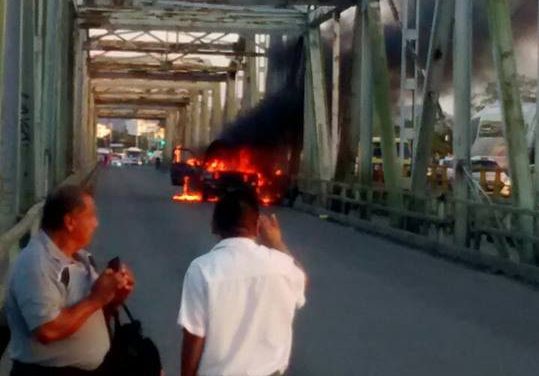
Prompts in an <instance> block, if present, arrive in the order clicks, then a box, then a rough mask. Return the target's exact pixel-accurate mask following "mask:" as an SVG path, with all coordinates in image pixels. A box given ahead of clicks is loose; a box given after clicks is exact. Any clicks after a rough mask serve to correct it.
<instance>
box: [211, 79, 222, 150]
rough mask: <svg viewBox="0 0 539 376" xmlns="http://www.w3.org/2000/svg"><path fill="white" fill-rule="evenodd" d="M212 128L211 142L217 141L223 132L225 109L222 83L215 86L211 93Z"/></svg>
mask: <svg viewBox="0 0 539 376" xmlns="http://www.w3.org/2000/svg"><path fill="white" fill-rule="evenodd" d="M211 93H212V96H211V127H210V142H211V141H213V140H215V139H216V138H217V137H219V135H220V134H221V132H222V131H223V107H222V103H221V83H219V82H218V83H216V84H214V85H213V89H212V91H211Z"/></svg>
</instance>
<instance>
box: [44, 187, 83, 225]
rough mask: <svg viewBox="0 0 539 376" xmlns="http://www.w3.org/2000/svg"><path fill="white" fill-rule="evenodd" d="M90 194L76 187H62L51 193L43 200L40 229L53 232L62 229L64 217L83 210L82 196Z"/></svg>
mask: <svg viewBox="0 0 539 376" xmlns="http://www.w3.org/2000/svg"><path fill="white" fill-rule="evenodd" d="M89 195H90V193H89V192H88V191H86V190H85V189H83V188H81V187H79V186H77V185H64V186H62V187H60V188H58V189H56V190H55V191H53V192H51V193H50V194H49V195H48V196H47V199H46V200H45V206H44V207H43V218H42V219H41V229H42V230H44V231H45V232H54V231H58V230H62V229H63V228H64V217H65V216H66V214H69V213H72V212H74V211H75V210H77V209H84V196H89Z"/></svg>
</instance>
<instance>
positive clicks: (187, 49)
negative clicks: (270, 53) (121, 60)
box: [84, 39, 266, 56]
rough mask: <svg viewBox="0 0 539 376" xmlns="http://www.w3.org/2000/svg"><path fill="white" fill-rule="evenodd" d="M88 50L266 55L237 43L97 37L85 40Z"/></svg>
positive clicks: (85, 47) (85, 46)
mask: <svg viewBox="0 0 539 376" xmlns="http://www.w3.org/2000/svg"><path fill="white" fill-rule="evenodd" d="M84 49H85V50H88V51H107V52H108V51H122V52H144V53H168V54H195V55H222V56H266V53H264V52H245V51H242V50H241V49H240V48H239V45H238V44H237V43H165V42H149V41H127V42H126V41H123V40H107V39H99V40H92V41H87V42H86V43H85V44H84Z"/></svg>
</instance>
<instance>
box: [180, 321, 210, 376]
mask: <svg viewBox="0 0 539 376" xmlns="http://www.w3.org/2000/svg"><path fill="white" fill-rule="evenodd" d="M204 342H205V338H204V337H198V336H195V335H194V334H191V333H189V331H187V330H186V329H185V328H183V344H182V373H181V375H182V376H196V374H197V371H198V366H199V364H200V359H201V358H202V351H204Z"/></svg>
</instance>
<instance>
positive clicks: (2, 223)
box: [0, 0, 22, 233]
mask: <svg viewBox="0 0 539 376" xmlns="http://www.w3.org/2000/svg"><path fill="white" fill-rule="evenodd" d="M0 6H1V10H0V15H1V16H2V18H1V19H0V22H1V25H0V26H1V29H2V35H1V36H0V37H1V39H2V42H1V47H2V51H0V52H1V54H0V60H2V63H1V65H2V69H1V70H2V71H1V72H0V73H1V75H2V87H1V89H2V97H1V101H0V109H1V110H0V111H1V112H0V116H1V122H0V142H1V143H0V233H1V232H4V231H5V230H7V229H8V228H9V227H11V225H13V224H14V223H15V221H16V219H17V215H18V214H19V202H20V193H21V192H20V175H21V171H20V167H21V163H20V149H21V127H20V113H19V110H20V107H19V104H20V76H19V74H20V57H21V22H22V20H21V15H22V12H21V2H19V1H18V0H5V1H2V2H1V3H0Z"/></svg>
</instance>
